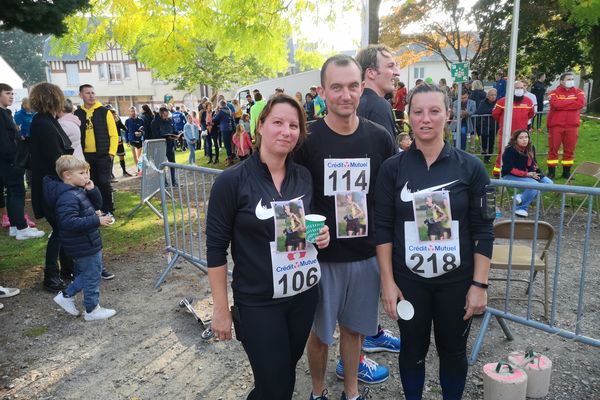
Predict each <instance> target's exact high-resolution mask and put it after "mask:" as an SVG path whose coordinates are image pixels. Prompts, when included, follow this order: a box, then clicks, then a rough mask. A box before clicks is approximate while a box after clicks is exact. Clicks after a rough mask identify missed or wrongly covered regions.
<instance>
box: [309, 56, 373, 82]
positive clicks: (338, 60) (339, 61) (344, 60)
mask: <svg viewBox="0 0 600 400" xmlns="http://www.w3.org/2000/svg"><path fill="white" fill-rule="evenodd" d="M332 63H333V64H334V65H337V66H338V67H347V66H348V65H350V64H354V65H356V67H357V68H358V71H359V72H360V75H361V76H362V68H361V66H360V64H359V63H358V61H356V60H355V59H354V58H352V57H350V56H348V55H346V54H336V55H334V56H331V57H329V58H328V59H327V60H325V62H324V63H323V66H322V67H321V86H322V87H325V73H326V72H327V67H329V64H332ZM311 89H312V88H311Z"/></svg>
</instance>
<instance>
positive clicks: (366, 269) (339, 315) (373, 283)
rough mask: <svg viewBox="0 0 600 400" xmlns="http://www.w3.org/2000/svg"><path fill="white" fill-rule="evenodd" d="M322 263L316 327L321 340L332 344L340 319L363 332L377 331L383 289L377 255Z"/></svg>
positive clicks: (343, 324) (346, 326)
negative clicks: (362, 258)
mask: <svg viewBox="0 0 600 400" xmlns="http://www.w3.org/2000/svg"><path fill="white" fill-rule="evenodd" d="M319 264H320V265H321V282H320V283H319V304H318V305H317V311H316V312H315V319H314V322H313V330H314V332H315V334H316V335H317V336H318V338H319V339H320V340H321V342H323V343H325V344H327V345H332V344H333V333H334V332H335V327H336V324H337V323H338V322H339V324H340V325H341V326H343V327H345V328H348V329H350V330H352V331H354V332H357V333H360V334H361V335H364V336H370V335H375V334H376V333H377V321H378V314H379V292H380V281H379V265H378V264H377V258H375V257H372V258H368V259H366V260H361V261H353V262H343V263H338V262H320V263H319Z"/></svg>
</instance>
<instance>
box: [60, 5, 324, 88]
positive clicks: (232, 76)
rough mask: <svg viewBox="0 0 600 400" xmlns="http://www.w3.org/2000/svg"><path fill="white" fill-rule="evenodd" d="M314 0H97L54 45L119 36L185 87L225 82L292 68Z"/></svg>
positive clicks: (93, 46)
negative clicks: (299, 23)
mask: <svg viewBox="0 0 600 400" xmlns="http://www.w3.org/2000/svg"><path fill="white" fill-rule="evenodd" d="M311 1H312V0H298V1H296V2H295V3H293V5H291V3H289V2H286V1H283V0H258V1H255V2H249V1H238V0H218V1H214V2H206V1H196V0H95V1H94V2H93V3H92V9H91V16H92V18H91V19H90V17H89V15H88V14H85V15H84V14H77V15H74V16H71V17H68V18H67V19H66V24H67V27H68V30H69V35H66V36H64V37H63V38H59V39H57V40H55V41H54V47H55V49H56V53H57V54H60V53H64V52H77V50H78V48H79V44H80V43H83V42H88V43H89V52H90V54H93V53H94V52H95V51H97V50H99V49H103V48H105V47H106V45H107V43H111V42H112V43H116V44H117V45H119V46H120V47H122V48H123V49H124V51H126V52H129V53H130V54H132V55H133V56H134V57H135V58H136V59H138V60H139V61H141V62H142V63H144V64H145V65H147V66H148V67H150V68H152V69H153V70H155V71H156V73H157V75H158V76H159V77H162V78H164V79H168V80H171V81H174V82H177V83H178V85H179V86H180V87H182V88H187V89H191V88H194V87H195V86H196V85H198V84H207V85H210V86H212V87H215V88H224V87H227V86H228V85H230V84H231V83H245V82H248V81H250V80H253V79H256V78H257V77H263V76H264V77H272V76H275V75H276V74H277V73H278V72H284V71H285V70H286V69H287V68H288V60H287V55H288V48H287V41H288V38H289V37H290V36H291V33H292V22H291V21H293V20H294V19H297V18H298V14H299V13H300V12H301V10H305V9H311V7H314V3H312V2H311ZM91 21H92V22H91Z"/></svg>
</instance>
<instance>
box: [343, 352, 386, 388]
mask: <svg viewBox="0 0 600 400" xmlns="http://www.w3.org/2000/svg"><path fill="white" fill-rule="evenodd" d="M335 374H336V376H337V377H338V378H339V379H342V380H343V379H344V366H343V365H342V359H341V358H340V360H339V361H338V365H337V367H336V368H335ZM389 376H390V371H388V369H387V368H386V367H384V366H381V365H379V364H377V362H375V361H374V360H371V359H370V358H367V357H365V356H362V357H361V358H360V363H359V364H358V380H359V381H361V382H362V383H367V384H373V383H381V382H384V381H386V380H387V378H389Z"/></svg>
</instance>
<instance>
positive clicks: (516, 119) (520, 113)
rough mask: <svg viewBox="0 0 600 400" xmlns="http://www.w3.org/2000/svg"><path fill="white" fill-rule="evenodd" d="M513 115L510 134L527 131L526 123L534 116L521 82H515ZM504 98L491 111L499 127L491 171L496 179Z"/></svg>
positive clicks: (500, 145) (502, 127)
mask: <svg viewBox="0 0 600 400" xmlns="http://www.w3.org/2000/svg"><path fill="white" fill-rule="evenodd" d="M513 99H514V100H513V113H512V125H511V128H510V132H511V133H512V132H514V131H516V130H517V129H525V130H527V125H528V122H529V120H530V119H531V118H533V116H534V115H535V111H534V108H533V102H532V101H531V99H529V98H528V97H527V96H525V85H523V82H521V81H515V93H514V97H513ZM505 104H506V97H503V98H501V99H500V100H498V101H497V102H496V106H495V107H494V109H493V110H492V117H493V118H494V119H495V120H496V121H497V122H498V124H499V125H500V129H499V130H498V157H496V165H495V166H494V169H493V171H492V173H493V175H494V176H495V177H496V178H498V177H500V169H501V168H500V163H501V161H502V149H503V148H504V146H503V145H502V131H503V129H504V109H505V108H506V105H505Z"/></svg>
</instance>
